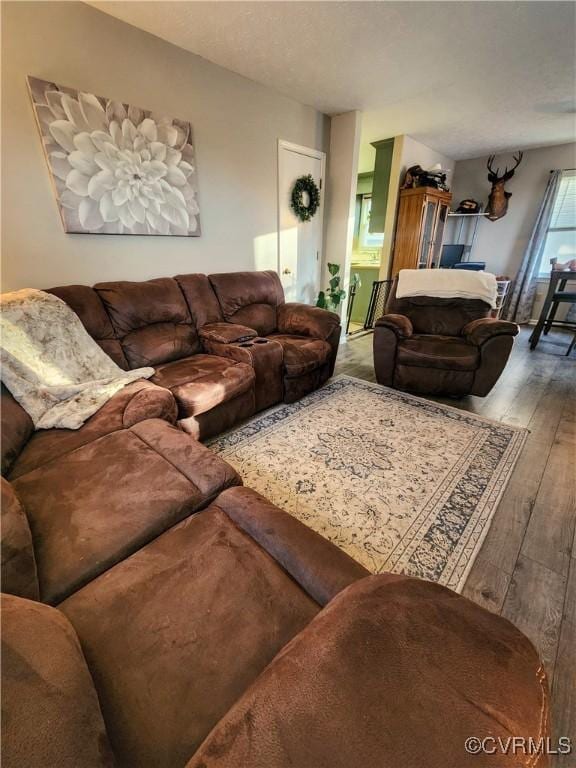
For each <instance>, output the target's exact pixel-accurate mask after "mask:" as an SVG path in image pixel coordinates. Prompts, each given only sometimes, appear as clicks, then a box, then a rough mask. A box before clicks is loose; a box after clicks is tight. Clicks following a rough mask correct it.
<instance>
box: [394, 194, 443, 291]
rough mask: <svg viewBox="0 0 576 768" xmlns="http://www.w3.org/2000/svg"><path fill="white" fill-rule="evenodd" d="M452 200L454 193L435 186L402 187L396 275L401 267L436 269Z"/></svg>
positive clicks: (395, 245) (395, 263)
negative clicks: (434, 187)
mask: <svg viewBox="0 0 576 768" xmlns="http://www.w3.org/2000/svg"><path fill="white" fill-rule="evenodd" d="M451 200H452V195H451V194H450V192H443V191H442V190H440V189H433V188H432V187H416V189H403V190H401V192H400V204H399V207H398V218H397V222H396V236H395V240H394V256H393V259H392V277H395V276H396V275H397V274H398V272H399V271H400V270H401V269H432V268H435V267H438V266H439V265H440V256H441V253H442V237H443V235H444V227H445V225H446V218H447V216H448V211H449V210H450V202H451Z"/></svg>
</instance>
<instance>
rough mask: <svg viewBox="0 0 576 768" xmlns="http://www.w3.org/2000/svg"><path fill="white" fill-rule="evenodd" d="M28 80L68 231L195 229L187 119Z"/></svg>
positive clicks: (191, 232) (190, 233)
mask: <svg viewBox="0 0 576 768" xmlns="http://www.w3.org/2000/svg"><path fill="white" fill-rule="evenodd" d="M28 86H29V89H30V95H31V98H32V104H33V107H34V112H35V115H36V118H37V123H38V128H39V131H40V136H41V138H42V144H43V148H44V154H45V156H46V160H47V163H48V168H49V171H50V175H51V177H52V181H53V184H54V188H55V192H56V198H57V201H58V206H59V209H60V215H61V217H62V222H63V224H64V231H65V232H69V233H85V234H102V235H176V236H182V237H197V236H198V235H200V209H199V206H198V187H197V174H196V163H195V158H194V154H195V153H194V145H193V141H192V126H191V125H190V123H189V122H187V121H185V120H177V119H175V118H171V117H165V116H163V115H159V114H156V113H155V112H152V111H150V110H145V109H140V108H139V107H134V106H132V105H130V104H125V103H123V102H120V101H114V100H112V99H106V98H102V97H101V96H95V95H94V94H92V93H85V92H82V91H77V90H74V89H73V88H66V87H64V86H61V85H55V84H54V83H50V82H48V81H46V80H39V79H37V78H35V77H29V78H28Z"/></svg>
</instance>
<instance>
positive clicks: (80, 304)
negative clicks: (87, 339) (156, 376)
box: [47, 285, 128, 370]
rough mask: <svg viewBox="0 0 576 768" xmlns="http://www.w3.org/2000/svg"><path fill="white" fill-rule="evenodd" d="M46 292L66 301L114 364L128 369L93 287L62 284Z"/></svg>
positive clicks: (108, 319)
mask: <svg viewBox="0 0 576 768" xmlns="http://www.w3.org/2000/svg"><path fill="white" fill-rule="evenodd" d="M47 293H52V294H54V296H58V298H59V299H62V301H64V302H66V304H68V306H69V307H70V308H71V309H73V310H74V312H76V314H77V315H78V317H79V318H80V320H81V322H82V325H83V326H84V328H86V330H87V331H88V333H89V334H90V336H92V338H93V339H94V340H95V341H96V342H97V343H98V344H99V345H100V346H101V347H102V349H103V350H104V352H106V354H107V355H108V356H109V357H111V358H112V360H114V362H115V363H116V365H119V366H120V367H121V368H124V369H125V370H127V369H128V362H127V360H126V358H125V356H124V352H123V350H122V346H121V344H120V342H119V340H118V338H117V336H116V333H115V331H114V328H113V327H112V323H111V322H110V318H109V317H108V315H107V314H106V310H105V309H104V305H103V304H102V301H101V299H100V297H99V296H98V294H97V293H96V291H95V290H94V288H89V287H88V286H87V285H63V286H59V287H57V288H50V289H49V290H48V291H47Z"/></svg>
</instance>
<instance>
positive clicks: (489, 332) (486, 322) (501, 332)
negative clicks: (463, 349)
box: [462, 317, 520, 347]
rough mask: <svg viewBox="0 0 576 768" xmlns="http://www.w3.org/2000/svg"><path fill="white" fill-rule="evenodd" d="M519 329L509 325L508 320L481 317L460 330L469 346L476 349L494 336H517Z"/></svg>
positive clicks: (514, 325)
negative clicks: (471, 345)
mask: <svg viewBox="0 0 576 768" xmlns="http://www.w3.org/2000/svg"><path fill="white" fill-rule="evenodd" d="M519 331H520V328H519V327H518V326H517V325H516V323H510V322H508V320H497V319H496V318H494V317H481V318H479V319H478V320H472V322H470V323H468V324H467V325H465V326H464V328H463V329H462V335H463V336H464V337H465V339H466V341H467V342H469V343H470V344H474V345H475V346H477V347H480V346H482V344H484V342H486V341H488V339H492V338H493V337H494V336H517V335H518V333H519Z"/></svg>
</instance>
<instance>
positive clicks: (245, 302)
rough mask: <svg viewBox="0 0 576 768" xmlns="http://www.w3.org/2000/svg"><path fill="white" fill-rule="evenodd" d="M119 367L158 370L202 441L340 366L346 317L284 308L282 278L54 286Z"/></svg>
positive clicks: (254, 275) (262, 275) (241, 275)
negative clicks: (336, 362) (338, 362)
mask: <svg viewBox="0 0 576 768" xmlns="http://www.w3.org/2000/svg"><path fill="white" fill-rule="evenodd" d="M50 292H51V293H53V294H55V295H56V296H58V297H59V298H61V299H62V300H63V301H65V302H66V303H67V304H68V305H69V306H71V307H72V309H74V311H75V312H76V313H77V314H78V316H79V317H80V319H81V320H82V322H83V324H84V326H85V328H86V330H87V331H88V333H89V334H90V335H91V336H92V337H93V338H94V339H95V340H96V341H97V342H98V344H100V346H101V347H102V349H104V351H105V352H106V353H107V354H109V355H110V357H111V358H112V359H113V360H114V361H115V362H116V363H117V364H118V365H119V366H120V367H122V368H124V369H133V368H139V367H142V366H152V367H154V368H155V369H156V373H155V374H154V377H153V378H152V379H151V381H152V382H154V383H156V384H158V385H159V386H161V387H164V388H166V389H168V390H170V391H171V392H172V394H173V395H174V397H175V398H176V402H177V405H178V418H179V423H180V426H181V427H182V429H184V430H186V431H187V432H189V433H190V434H191V435H193V436H194V437H199V438H200V439H204V438H207V437H210V436H211V435H214V434H218V433H219V432H222V431H224V430H225V429H228V428H230V427H232V426H234V424H236V423H238V422H239V421H242V420H243V419H246V418H248V417H249V416H251V415H252V414H253V413H254V412H255V411H259V410H262V409H263V408H267V407H269V406H271V405H274V404H276V403H279V402H282V400H284V401H285V402H293V401H295V400H297V399H299V398H300V397H302V396H303V395H305V394H307V393H308V392H311V391H312V390H313V389H316V388H317V387H319V386H321V384H323V383H324V382H325V381H326V380H327V379H328V378H329V377H330V376H331V375H332V372H333V370H334V364H335V361H336V354H337V352H338V343H339V340H340V332H341V328H340V320H339V318H338V316H337V315H336V314H334V313H332V312H326V311H325V310H321V309H317V308H316V307H310V306H308V305H305V304H294V303H291V304H287V303H285V302H284V293H283V290H282V285H281V283H280V279H279V277H278V275H277V274H276V273H275V272H232V273H227V274H222V275H210V276H206V275H200V274H193V275H177V276H176V277H174V278H168V277H166V278H158V279H155V280H147V281H143V282H127V281H121V282H114V283H97V284H96V285H95V286H94V287H93V288H89V287H87V286H80V285H72V286H65V287H60V288H52V289H50Z"/></svg>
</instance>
